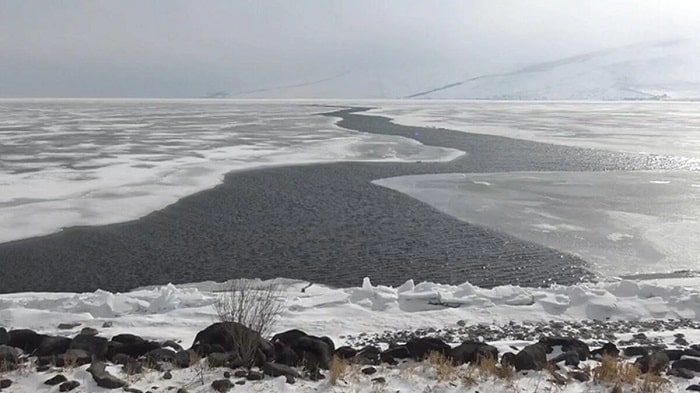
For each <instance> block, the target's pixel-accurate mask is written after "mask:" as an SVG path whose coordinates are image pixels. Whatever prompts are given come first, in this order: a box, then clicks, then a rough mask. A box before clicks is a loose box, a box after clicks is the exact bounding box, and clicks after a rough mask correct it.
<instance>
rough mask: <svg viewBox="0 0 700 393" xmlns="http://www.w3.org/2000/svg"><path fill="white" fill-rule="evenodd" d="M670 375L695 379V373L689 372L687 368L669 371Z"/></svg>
mask: <svg viewBox="0 0 700 393" xmlns="http://www.w3.org/2000/svg"><path fill="white" fill-rule="evenodd" d="M668 375H672V376H674V377H678V378H685V379H693V378H695V373H694V372H692V371H690V370H688V369H687V368H672V369H670V370H669V371H668Z"/></svg>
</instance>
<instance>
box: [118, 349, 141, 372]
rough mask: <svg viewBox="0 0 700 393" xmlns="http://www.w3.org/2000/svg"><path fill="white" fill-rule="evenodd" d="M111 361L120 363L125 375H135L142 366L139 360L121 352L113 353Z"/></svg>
mask: <svg viewBox="0 0 700 393" xmlns="http://www.w3.org/2000/svg"><path fill="white" fill-rule="evenodd" d="M112 363H114V364H120V365H122V366H123V368H122V370H123V371H124V372H125V373H126V374H127V375H136V374H140V373H141V372H142V371H143V366H142V365H141V362H139V361H138V360H136V359H134V358H132V357H131V356H129V355H126V354H123V353H119V354H116V355H114V357H113V358H112Z"/></svg>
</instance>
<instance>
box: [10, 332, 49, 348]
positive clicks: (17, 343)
mask: <svg viewBox="0 0 700 393" xmlns="http://www.w3.org/2000/svg"><path fill="white" fill-rule="evenodd" d="M7 336H8V340H7V345H9V346H11V347H15V348H19V349H21V350H22V351H23V352H24V353H34V351H36V349H37V348H39V345H41V342H42V341H44V338H45V337H46V336H45V335H43V334H39V333H37V332H35V331H33V330H29V329H17V330H10V331H9V332H8V333H7Z"/></svg>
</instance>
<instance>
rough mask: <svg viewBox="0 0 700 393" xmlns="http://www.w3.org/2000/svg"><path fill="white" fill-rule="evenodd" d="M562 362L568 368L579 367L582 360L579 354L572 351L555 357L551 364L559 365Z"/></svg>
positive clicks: (550, 361)
mask: <svg viewBox="0 0 700 393" xmlns="http://www.w3.org/2000/svg"><path fill="white" fill-rule="evenodd" d="M562 361H563V362H564V364H565V365H567V366H578V365H579V363H580V362H581V359H579V357H578V353H577V352H574V351H571V352H564V353H560V354H559V355H558V356H555V357H554V358H552V359H550V360H549V363H551V364H557V363H559V362H562Z"/></svg>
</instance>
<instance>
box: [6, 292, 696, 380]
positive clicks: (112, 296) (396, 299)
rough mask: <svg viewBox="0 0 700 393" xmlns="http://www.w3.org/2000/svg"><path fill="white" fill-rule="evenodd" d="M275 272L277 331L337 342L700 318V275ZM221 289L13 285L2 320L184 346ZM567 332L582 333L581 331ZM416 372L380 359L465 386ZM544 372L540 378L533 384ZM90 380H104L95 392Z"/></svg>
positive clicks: (29, 376) (412, 375) (390, 372)
mask: <svg viewBox="0 0 700 393" xmlns="http://www.w3.org/2000/svg"><path fill="white" fill-rule="evenodd" d="M279 282H280V283H282V286H283V288H284V291H283V297H284V299H283V300H284V302H285V304H284V309H283V312H282V314H281V315H280V318H279V320H278V321H277V324H276V325H275V327H274V330H275V331H276V332H281V331H285V330H288V329H295V328H296V329H301V330H303V331H306V332H307V333H309V334H314V335H319V336H329V337H331V338H332V339H333V340H334V341H335V343H336V345H337V346H340V345H344V344H348V343H351V341H352V340H353V338H355V339H356V338H357V337H370V336H375V337H376V336H379V335H381V334H383V333H385V332H386V331H399V330H420V329H423V331H424V332H425V331H427V332H434V331H436V330H442V329H454V330H455V331H458V328H459V327H461V326H465V325H467V326H469V325H477V324H482V325H483V326H490V327H494V328H502V327H503V326H507V325H508V324H515V325H520V326H525V325H528V324H537V323H544V324H545V325H546V324H548V323H549V322H550V321H555V322H562V323H563V324H562V325H561V326H580V321H581V320H597V321H609V323H610V326H611V330H612V331H613V333H616V335H617V337H618V338H619V339H629V338H631V337H632V335H633V334H634V333H637V332H639V331H643V327H644V324H643V323H642V322H644V321H652V320H669V319H671V320H677V321H685V323H678V324H675V325H671V326H673V327H674V330H673V331H663V330H660V331H656V332H653V331H651V332H646V333H647V335H648V336H649V337H650V338H653V339H655V340H657V341H659V342H665V343H672V342H673V337H674V334H678V333H681V334H683V335H684V336H685V338H686V339H687V340H688V341H689V342H690V343H693V342H700V330H697V329H696V328H695V327H696V326H695V322H694V321H697V320H698V318H699V317H700V290H698V283H700V278H683V279H667V280H651V281H629V280H618V281H612V282H601V283H586V284H579V285H574V286H554V287H551V288H521V287H516V286H500V287H496V288H493V289H483V288H479V287H475V286H473V285H471V284H469V283H464V284H462V285H459V286H451V285H441V284H434V283H418V284H414V283H413V282H412V281H408V282H406V283H405V284H404V285H402V286H400V287H398V288H391V287H384V286H374V285H372V284H371V282H370V280H369V279H366V280H365V281H364V282H363V283H362V286H360V287H355V288H329V287H325V286H321V285H311V286H310V287H308V288H307V289H305V290H304V291H302V288H304V287H306V286H307V285H308V283H306V282H303V281H295V280H284V279H280V280H279ZM223 288H225V284H218V283H213V282H204V283H197V284H189V285H178V286H174V285H166V286H160V287H152V288H143V289H137V290H134V291H131V292H127V293H109V292H104V291H96V292H93V293H80V294H78V293H15V294H5V295H0V326H2V327H5V328H8V330H9V329H10V328H14V329H19V328H27V329H33V330H36V331H39V332H41V333H45V334H52V335H63V336H73V335H75V334H77V333H78V332H79V331H80V330H81V329H82V328H85V327H92V328H95V329H97V330H98V331H99V334H100V335H101V336H104V337H111V336H113V335H116V334H119V333H133V334H136V335H139V336H142V337H144V338H146V339H152V340H161V341H162V340H175V341H177V342H179V343H180V344H181V345H182V346H183V347H185V348H188V347H189V346H190V345H191V344H192V339H193V337H194V336H195V334H196V333H197V332H198V331H200V330H202V329H203V328H205V327H206V326H208V325H210V324H211V323H213V322H215V321H216V317H215V312H214V309H213V304H214V303H215V302H216V300H217V299H218V296H219V295H220V292H218V291H220V290H222V289H223ZM612 321H631V322H637V323H639V325H638V326H639V328H635V326H637V325H635V323H631V324H627V325H625V326H627V329H626V330H624V331H622V330H620V329H618V330H619V331H618V332H614V330H615V329H616V328H615V326H618V327H619V326H621V325H619V324H614V323H612ZM62 323H71V324H79V325H76V326H75V327H74V328H72V329H68V330H65V329H59V327H58V325H59V324H62ZM557 325H559V324H557ZM532 326H534V325H532ZM630 326H631V328H630ZM646 326H647V327H648V326H649V325H646ZM658 326H662V325H658ZM665 326H666V327H668V326H669V325H665ZM662 327H663V326H662ZM655 330H659V329H655ZM568 331H569V332H571V333H572V334H575V333H576V330H575V329H573V330H568ZM506 333H507V332H506ZM465 339H477V340H478V339H482V340H484V339H488V337H458V336H455V341H457V342H461V340H465ZM489 343H490V344H492V345H494V346H496V347H497V348H499V350H501V352H503V351H507V350H512V349H509V347H511V346H516V347H517V346H522V345H523V344H524V343H523V341H522V340H518V338H517V337H508V334H504V335H501V336H500V337H499V339H498V340H497V341H489ZM382 367H384V366H382ZM402 367H404V368H405V367H409V366H402ZM411 367H419V366H416V365H413V366H411ZM420 367H423V366H420ZM84 368H85V367H82V368H77V369H75V370H67V371H66V372H67V373H71V375H72V376H73V379H78V380H80V378H83V380H84V382H85V383H83V384H82V386H81V387H80V389H88V390H82V391H99V390H97V389H99V388H97V387H96V386H94V385H91V384H90V383H91V380H90V379H91V378H90V376H89V374H87V373H86V372H85V371H84ZM424 368H425V367H424ZM416 370H417V369H416ZM416 370H414V371H406V370H404V371H401V369H400V368H398V369H396V368H386V369H385V368H380V372H381V373H383V374H382V375H384V376H385V378H386V379H387V382H386V385H383V386H384V387H383V389H386V390H385V391H396V390H399V391H402V392H405V391H410V392H413V391H418V392H420V391H426V389H428V390H427V391H444V392H448V391H463V390H460V386H461V385H460V386H451V385H449V384H444V383H441V382H439V381H437V380H435V379H434V378H433V377H431V375H432V374H431V372H430V370H427V371H426V370H424V372H419V371H416ZM113 371H114V372H115V373H119V368H113ZM194 373H195V372H194V371H192V370H189V369H187V370H179V371H178V372H177V373H174V379H173V380H170V381H167V383H168V384H170V385H171V386H175V385H177V384H180V386H185V385H186V386H188V387H187V389H188V391H209V389H210V388H209V386H208V383H206V384H205V385H201V383H198V381H197V378H196V375H195V374H194ZM219 373H220V370H219V371H217V370H214V369H212V370H208V371H207V373H206V378H208V381H209V383H210V382H211V380H212V379H215V377H217V375H218V374H219ZM7 374H9V376H10V377H11V379H13V380H14V381H15V383H14V384H13V385H12V387H10V388H8V390H6V391H15V392H25V391H52V390H50V389H49V387H46V386H43V385H42V384H41V382H43V380H44V379H46V378H48V376H46V375H41V376H37V375H36V374H35V373H26V372H24V373H23V372H19V371H15V372H12V373H5V375H7ZM86 376H87V377H86ZM219 377H220V376H219ZM42 378H43V379H42ZM538 380H539V381H540V382H537V381H538ZM673 380H674V382H675V383H677V384H678V388H681V387H683V388H684V386H685V385H688V384H690V382H689V381H685V380H678V381H676V379H675V377H674V379H673ZM158 381H160V376H159V375H158V373H155V374H153V373H152V374H145V375H144V376H143V377H141V379H140V380H134V383H133V386H135V387H137V388H139V389H141V388H146V389H148V387H149V386H150V385H151V384H154V385H159V383H160V382H163V381H160V382H159V383H157V382H158ZM356 382H357V383H352V384H348V385H346V386H344V385H342V384H340V385H337V386H333V387H331V386H330V385H328V383H327V382H311V381H305V380H303V381H302V380H300V381H298V382H297V383H296V384H295V385H287V384H284V383H283V381H279V380H278V379H266V380H265V381H264V382H259V383H249V384H248V385H246V386H245V388H246V389H249V390H248V391H300V392H305V391H316V390H317V389H320V390H321V391H323V390H324V389H326V390H328V391H375V390H376V388H377V386H376V384H373V383H372V382H371V381H370V379H369V378H365V379H362V378H360V379H358V381H356ZM484 383H486V385H483V386H482V387H481V388H479V387H478V386H477V387H475V389H476V390H479V391H499V390H498V389H501V388H503V389H505V385H499V384H502V383H504V382H497V381H496V382H494V381H484ZM511 384H512V381H511ZM540 384H542V386H544V385H546V376H545V375H544V374H541V373H539V372H535V373H530V374H529V375H526V376H522V375H520V376H517V377H516V380H515V386H516V388H513V389H511V391H536V389H535V388H534V387H535V386H540ZM161 385H162V384H161ZM351 385H352V386H351ZM159 386H160V385H159ZM489 386H490V387H489ZM542 386H540V389H542ZM571 386H572V387H565V388H562V390H561V391H566V392H578V391H595V392H597V391H606V390H604V389H603V388H602V387H594V386H586V385H581V386H579V385H571ZM93 388H94V389H96V390H92V389H93ZM373 389H375V390H373ZM493 389H496V390H493ZM581 389H583V390H581ZM606 389H609V388H606ZM674 389H675V387H674ZM237 390H239V391H240V390H242V389H238V388H237ZM79 391H80V390H79ZM158 391H160V390H158ZM672 391H673V390H672Z"/></svg>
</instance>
